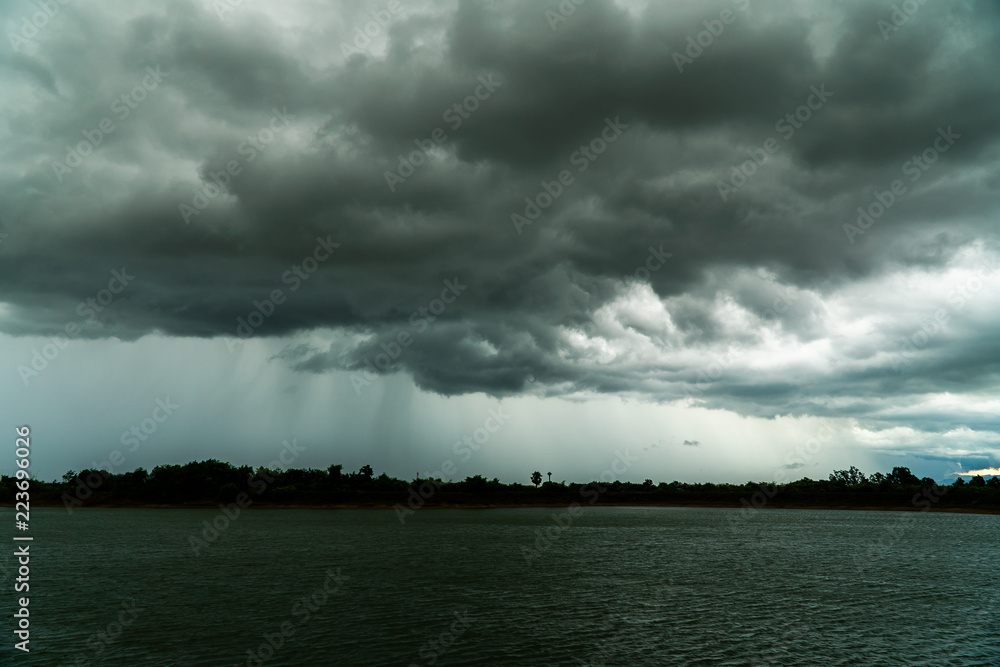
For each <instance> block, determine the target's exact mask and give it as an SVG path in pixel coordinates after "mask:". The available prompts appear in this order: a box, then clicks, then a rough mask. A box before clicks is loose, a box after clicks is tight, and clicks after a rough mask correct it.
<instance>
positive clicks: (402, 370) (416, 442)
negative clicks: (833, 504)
mask: <svg viewBox="0 0 1000 667" xmlns="http://www.w3.org/2000/svg"><path fill="white" fill-rule="evenodd" d="M42 5H45V3H44V2H43V3H42ZM0 20H2V23H3V27H4V33H5V36H6V38H5V40H4V45H3V46H2V47H0V48H2V50H0V90H2V91H3V94H2V96H0V365H2V366H0V394H2V396H3V398H4V400H2V401H0V416H2V421H3V423H5V424H7V425H8V427H13V426H14V425H20V424H24V423H27V424H30V425H31V426H32V429H33V432H34V436H35V438H34V440H33V457H34V459H33V468H34V470H35V472H36V473H37V474H39V475H40V476H41V477H42V478H44V479H52V478H56V477H58V476H60V475H61V474H62V473H63V472H65V471H66V470H68V469H73V470H78V469H80V468H83V467H86V466H92V465H94V464H95V463H98V464H99V463H101V462H103V461H105V460H107V459H108V458H109V456H110V455H111V453H112V452H114V451H115V450H121V451H122V452H123V456H124V459H125V461H124V463H120V464H118V465H117V466H116V472H121V471H124V470H131V469H133V468H135V467H137V466H145V467H147V468H150V467H152V466H155V465H157V464H162V463H183V462H186V461H189V460H194V459H203V458H210V457H214V458H219V459H223V460H227V461H231V462H234V463H237V464H242V463H250V464H253V465H260V464H266V463H267V462H268V461H270V460H272V459H274V458H276V457H277V455H278V454H279V453H280V452H281V450H282V447H283V444H282V443H283V441H286V440H287V441H289V442H291V441H293V440H294V441H295V443H297V444H296V446H297V447H299V448H302V447H304V448H305V450H304V451H303V452H301V454H300V455H299V458H298V459H297V460H296V463H295V465H296V466H297V467H309V466H313V467H326V466H327V465H329V464H330V463H343V464H345V466H346V468H348V469H351V470H354V469H357V468H358V467H359V466H361V465H364V464H366V463H370V464H371V465H372V466H373V467H374V468H375V470H376V472H382V471H386V472H388V473H389V474H391V475H396V476H400V477H406V478H412V477H413V476H414V475H416V474H417V473H420V474H422V475H423V474H427V473H433V472H435V471H438V470H440V468H441V466H442V464H443V463H444V462H445V461H447V460H452V461H453V462H454V463H455V464H456V467H457V469H458V473H457V474H456V475H455V477H456V478H463V477H465V476H466V475H472V474H477V473H480V474H485V475H487V476H488V477H493V476H499V477H500V478H501V479H504V480H505V481H515V480H517V481H522V482H527V481H528V476H529V475H530V473H531V472H532V471H533V470H536V469H539V470H542V471H543V472H548V471H552V472H553V479H554V480H561V479H566V480H585V479H593V478H596V477H597V476H599V475H600V473H601V472H602V471H603V470H604V469H606V468H609V467H610V466H611V464H612V463H613V462H614V460H615V458H616V456H617V454H616V452H621V453H623V454H625V453H626V452H627V454H626V456H627V457H631V458H634V459H635V461H634V462H632V463H631V467H630V468H629V470H628V472H627V473H626V474H625V475H624V477H625V478H627V479H634V480H639V481H641V480H642V479H644V478H646V477H650V478H653V479H654V480H657V481H660V480H666V481H669V480H671V479H681V480H689V481H737V482H742V481H746V480H747V479H754V480H771V479H774V478H775V476H776V475H787V477H788V478H789V479H794V478H798V477H801V476H811V477H813V478H826V476H827V475H828V474H829V473H830V471H831V470H833V469H834V468H846V467H847V466H850V465H852V464H853V465H857V466H859V467H860V468H861V469H862V470H864V471H866V472H869V473H870V472H874V471H876V470H883V471H884V470H887V469H889V468H891V467H892V466H894V465H907V466H910V467H911V468H912V469H913V471H914V472H915V473H917V474H918V475H920V476H924V475H929V476H932V477H935V478H936V479H939V480H943V479H953V477H949V474H951V473H955V472H960V471H969V470H973V469H982V468H989V467H994V466H997V465H998V464H1000V416H998V415H1000V394H998V377H1000V376H998V371H1000V308H998V307H997V306H998V303H1000V245H998V230H1000V224H998V223H1000V218H998V212H1000V150H998V148H1000V143H998V137H1000V118H998V115H997V110H998V109H1000V75H998V73H997V69H996V64H997V62H998V60H1000V40H998V26H1000V5H997V3H995V2H985V1H983V2H966V1H954V2H930V3H917V2H916V1H915V0H908V1H907V2H902V3H900V2H895V3H893V2H888V1H885V2H872V1H871V0H859V1H857V2H852V1H847V2H839V3H833V4H831V3H821V2H803V1H784V0H773V1H772V0H768V1H767V2H764V1H763V0H749V1H748V0H735V1H730V0H725V1H723V2H697V3H695V2H646V1H643V0H617V1H611V0H586V1H585V2H583V3H582V4H580V5H579V6H577V5H576V4H575V3H574V2H570V1H569V0H564V1H563V2H562V3H559V2H555V1H554V0H541V1H538V0H525V1H523V2H521V1H517V0H464V1H460V2H411V1H403V0H400V1H399V2H396V1H395V0H393V1H391V2H390V1H386V2H381V1H376V2H355V1H353V0H352V1H347V0H343V1H334V0H292V1H289V2H282V3H273V2H264V1H263V0H242V1H240V0H214V1H209V0H201V1H193V0H191V1H183V0H181V1H178V2H169V3H161V2H155V3H154V2H147V1H144V0H128V1H125V0H102V1H101V2H96V1H90V0H72V1H70V2H67V3H66V4H61V2H59V0H50V1H49V3H48V9H47V10H46V9H44V8H42V9H40V8H39V6H38V5H36V4H33V3H31V2H27V1H25V0H12V1H10V2H4V3H2V4H0ZM491 411H493V412H492V413H491ZM491 415H492V416H491ZM133 429H135V433H130V431H131V430H133ZM9 435H10V437H11V438H13V430H12V429H11V431H10V432H9ZM463 437H467V438H469V441H470V442H472V443H473V444H475V447H471V446H469V445H467V444H463V445H462V446H459V447H456V446H455V443H456V442H460V441H462V439H463ZM0 468H2V469H3V470H4V471H6V472H8V473H9V472H10V470H11V469H12V468H13V462H12V461H11V462H10V463H9V464H0Z"/></svg>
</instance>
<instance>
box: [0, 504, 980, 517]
mask: <svg viewBox="0 0 1000 667" xmlns="http://www.w3.org/2000/svg"><path fill="white" fill-rule="evenodd" d="M578 504H579V505H581V506H583V507H675V508H697V509H744V508H743V507H741V506H740V505H736V504H732V503H714V504H713V503H665V502H620V503H601V502H598V503H594V504H589V503H578ZM34 505H35V507H46V508H58V507H63V505H62V504H61V503H60V504H55V503H37V502H36V503H34ZM570 505H571V503H516V504H515V503H496V504H485V503H472V504H436V505H424V506H423V507H421V508H417V509H434V510H464V509H470V510H481V509H531V508H547V507H557V508H558V507H569V506H570ZM0 507H6V508H11V509H13V508H14V504H13V503H0ZM219 507H220V503H208V504H185V505H171V504H141V505H120V504H110V503H109V504H103V503H96V504H93V505H83V506H77V507H73V510H85V509H123V510H127V509H179V510H211V509H218V508H219ZM244 509H247V510H250V509H268V510H393V509H396V506H395V505H386V504H377V503H364V504H363V503H353V504H324V505H309V504H294V503H292V504H272V503H256V502H255V503H253V504H251V505H249V506H247V507H246V508H244ZM406 509H407V510H410V511H417V509H411V508H410V507H406ZM753 509H761V510H770V509H776V510H831V511H845V510H846V511H852V510H853V511H857V512H935V513H942V512H943V513H948V514H992V515H1000V507H968V506H959V507H913V506H912V505H899V506H895V505H860V506H852V505H822V506H821V505H801V504H792V505H777V504H770V503H769V504H766V505H764V506H762V507H756V508H753Z"/></svg>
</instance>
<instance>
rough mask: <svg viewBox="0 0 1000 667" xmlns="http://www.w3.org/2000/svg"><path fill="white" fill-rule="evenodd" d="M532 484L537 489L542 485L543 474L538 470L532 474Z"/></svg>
mask: <svg viewBox="0 0 1000 667" xmlns="http://www.w3.org/2000/svg"><path fill="white" fill-rule="evenodd" d="M531 483H532V484H534V485H535V488H538V485H539V484H541V483H542V473H540V472H538V471H537V470H536V471H535V472H533V473H531Z"/></svg>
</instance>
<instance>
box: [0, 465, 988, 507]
mask: <svg viewBox="0 0 1000 667" xmlns="http://www.w3.org/2000/svg"><path fill="white" fill-rule="evenodd" d="M547 475H548V481H545V482H543V476H542V473H541V472H539V471H537V470H536V471H534V472H533V473H531V474H529V475H526V481H530V482H531V484H530V485H529V484H521V483H517V482H514V483H510V484H505V483H503V482H501V481H500V480H499V479H498V478H496V477H494V478H493V479H487V478H486V477H483V476H482V475H472V476H469V477H466V478H465V479H464V480H461V481H444V480H441V479H420V478H417V479H415V480H412V481H406V480H400V479H396V478H394V477H390V476H388V475H387V474H385V473H382V474H380V475H377V476H376V475H375V472H374V470H373V468H372V467H371V466H370V465H365V466H362V467H361V468H359V469H358V470H357V471H354V472H345V471H344V469H343V466H342V465H331V466H329V467H327V468H326V469H315V468H308V469H295V468H289V469H272V468H265V467H258V468H252V467H251V466H248V465H243V466H234V465H232V464H230V463H226V462H223V461H218V460H216V459H208V460H206V461H195V462H191V463H187V464H185V465H160V466H156V467H155V468H153V469H152V470H151V471H146V470H145V469H144V468H138V469H136V470H133V471H131V472H124V473H117V474H116V473H110V472H108V471H105V470H94V469H87V470H81V471H72V470H70V471H68V472H67V473H66V474H65V475H63V477H62V479H61V480H58V481H53V482H43V481H40V480H33V481H32V500H33V501H34V502H35V503H36V505H37V504H45V505H64V506H66V507H67V508H70V509H73V508H77V507H83V506H88V505H120V506H128V505H192V506H204V505H213V504H217V503H228V502H232V501H233V500H234V499H235V498H236V497H237V496H239V494H241V493H247V494H248V495H249V496H250V497H252V498H254V500H255V502H258V503H259V504H264V505H320V506H322V505H351V506H365V505H370V506H392V505H393V504H395V503H397V502H399V501H400V499H401V498H406V497H408V496H409V495H411V493H412V492H413V491H414V490H415V489H421V490H422V491H421V495H422V496H423V497H428V498H429V502H428V504H430V505H434V504H437V505H463V504H464V505H470V504H479V505H483V504H485V505H490V504H510V505H517V504H535V503H546V504H547V503H551V504H556V503H562V502H573V501H574V500H576V499H578V498H579V496H580V494H581V493H582V492H586V491H587V490H591V491H596V492H598V493H599V494H600V502H602V503H629V502H639V503H644V502H649V503H656V502H663V503H672V504H686V503H690V504H709V505H720V506H726V505H734V504H735V505H739V504H740V503H741V501H742V500H743V499H746V498H748V497H751V496H752V495H754V494H757V493H758V492H760V491H761V490H765V489H766V490H767V497H768V498H769V499H770V500H769V502H770V504H771V505H772V506H775V507H778V506H781V505H782V504H785V505H795V506H816V507H823V506H850V505H858V506H873V505H884V506H907V505H910V504H911V498H912V497H913V495H914V493H915V492H919V491H920V490H921V489H931V488H933V489H941V488H943V487H942V486H941V485H938V484H937V483H936V482H935V480H933V479H931V478H929V477H924V478H922V479H921V478H918V477H917V476H916V475H914V474H913V473H912V472H911V471H910V469H909V468H905V467H894V468H893V469H892V470H891V471H890V472H887V473H881V472H876V473H874V474H872V475H870V476H869V475H866V474H864V473H863V472H861V471H860V470H859V469H858V468H856V467H854V466H851V467H850V468H849V469H847V470H835V471H833V472H832V473H831V474H830V475H829V478H828V479H825V480H813V479H810V478H808V477H805V478H802V479H800V480H798V481H795V482H790V483H786V484H775V483H772V482H754V481H748V482H745V483H743V484H728V483H724V484H714V483H710V482H707V483H686V482H680V481H677V480H674V481H671V482H659V483H654V482H653V480H651V479H646V480H645V481H644V482H642V483H637V482H623V481H607V480H593V481H590V482H587V483H569V484H567V483H566V482H553V481H552V473H551V472H550V473H547ZM14 482H15V478H13V477H10V476H0V499H2V502H6V503H13V501H14V492H15V490H16V488H15V486H14ZM428 488H432V489H433V490H434V492H433V494H428V493H427V489H428ZM944 488H947V490H948V493H947V494H944V495H942V497H941V501H940V502H938V503H937V505H938V506H942V507H944V506H958V505H975V506H982V507H984V508H989V507H993V506H996V507H1000V477H991V478H990V479H989V480H986V479H984V478H983V477H973V478H972V479H971V480H970V481H969V482H965V481H964V480H963V479H962V478H961V477H959V478H957V479H956V480H955V481H954V482H953V483H952V484H951V485H948V486H947V487H944Z"/></svg>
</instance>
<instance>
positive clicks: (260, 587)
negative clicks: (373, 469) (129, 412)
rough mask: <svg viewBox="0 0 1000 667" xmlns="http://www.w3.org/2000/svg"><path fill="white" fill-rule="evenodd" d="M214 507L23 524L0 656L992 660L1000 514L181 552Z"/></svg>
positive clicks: (515, 519) (683, 520) (304, 521)
mask: <svg viewBox="0 0 1000 667" xmlns="http://www.w3.org/2000/svg"><path fill="white" fill-rule="evenodd" d="M2 515H3V518H2V520H3V521H5V522H7V523H8V525H10V524H12V523H13V511H12V510H11V509H9V508H4V509H3V510H2ZM217 515H218V512H216V511H209V510H204V511H203V510H135V509H91V510H76V511H75V512H74V513H73V514H72V515H69V514H68V513H67V512H66V511H65V510H63V509H35V510H34V511H33V512H32V517H31V518H32V523H31V526H32V529H31V534H32V535H33V536H34V538H35V539H34V542H33V543H32V546H31V554H32V558H31V575H30V576H31V581H30V586H31V591H30V593H29V597H30V600H31V602H30V605H29V609H30V612H31V622H32V624H31V630H32V634H31V644H30V645H31V648H32V652H31V654H30V655H25V654H23V653H21V652H19V651H15V650H14V649H13V643H14V641H15V640H14V638H13V635H12V633H11V629H12V624H11V614H12V613H13V610H14V606H13V604H14V603H13V598H14V593H13V592H12V585H13V579H12V578H11V576H10V572H11V568H12V567H13V559H12V558H11V556H10V555H9V554H10V553H11V552H13V548H11V549H9V550H7V553H8V555H7V556H5V557H4V558H3V559H2V560H0V565H2V567H3V570H4V571H3V574H4V575H6V578H5V582H4V589H5V591H6V592H5V593H4V595H3V596H2V599H3V605H4V617H5V618H7V619H8V621H7V629H5V630H4V633H3V636H4V637H5V640H4V641H3V645H2V647H0V663H2V664H5V665H7V664H25V665H36V664H37V665H46V666H54V667H58V666H60V665H129V666H132V667H135V666H141V665H156V666H158V667H159V666H165V665H183V666H185V667H188V666H195V665H213V666H218V665H247V664H249V665H260V664H263V665H268V666H271V665H402V666H404V667H405V666H407V665H431V664H434V665H593V666H596V665H670V666H673V665H754V666H756V665H993V666H996V665H1000V530H998V528H1000V516H983V515H957V514H930V513H898V512H854V511H812V510H766V511H760V512H757V513H756V514H755V515H753V516H744V515H742V514H741V513H740V512H739V511H737V510H727V509H693V508H683V509H682V508H621V507H588V508H586V509H584V510H583V513H582V515H580V516H576V517H570V515H568V514H567V510H566V509H565V508H545V509H539V508H533V509H496V510H431V509H424V510H420V511H418V512H416V513H415V514H414V515H413V516H411V517H409V518H408V519H407V520H406V523H405V525H404V524H401V523H400V521H399V520H398V519H397V517H396V515H395V514H394V513H393V512H392V511H388V510H385V511H383V510H249V511H244V512H243V513H242V514H241V515H240V516H239V517H237V518H236V519H235V520H233V521H231V522H230V525H229V526H228V527H225V529H224V530H222V531H221V533H220V534H219V537H218V538H217V539H216V541H214V542H212V543H210V544H208V543H207V542H206V544H205V545H202V546H201V553H200V555H195V553H194V550H193V549H192V547H191V545H190V543H189V538H190V537H191V536H198V535H199V534H200V533H201V531H202V529H203V528H204V524H203V523H202V522H203V521H209V522H211V521H212V520H213V519H215V518H216V517H217ZM553 515H555V516H556V517H557V518H558V520H559V522H560V523H562V524H565V525H566V527H565V528H564V529H562V530H560V529H558V528H557V527H556V526H557V523H556V519H554V518H553ZM224 523H225V522H224V521H223V520H222V519H218V524H219V525H220V526H222V525H224ZM8 535H9V533H8ZM209 536H211V535H209ZM540 536H541V537H540ZM7 539H8V540H9V539H10V538H9V536H8V538H7ZM11 544H13V543H11ZM525 549H533V550H534V551H533V553H532V555H531V561H530V562H528V560H527V558H526V551H525ZM338 571H339V574H338ZM332 575H338V576H337V577H332ZM303 598H304V599H305V602H303ZM283 628H284V631H285V634H284V635H283V634H282V629H283ZM102 632H103V633H105V634H104V636H103V637H102V636H101V635H100V634H99V633H102ZM266 635H267V636H270V637H271V639H272V644H276V645H278V648H277V650H275V649H273V648H272V646H271V644H268V643H266V640H265V636H266ZM262 647H263V648H262ZM248 651H249V652H252V653H253V657H252V656H251V653H249V652H248ZM261 657H264V658H266V659H265V660H263V661H260V658H261Z"/></svg>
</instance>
